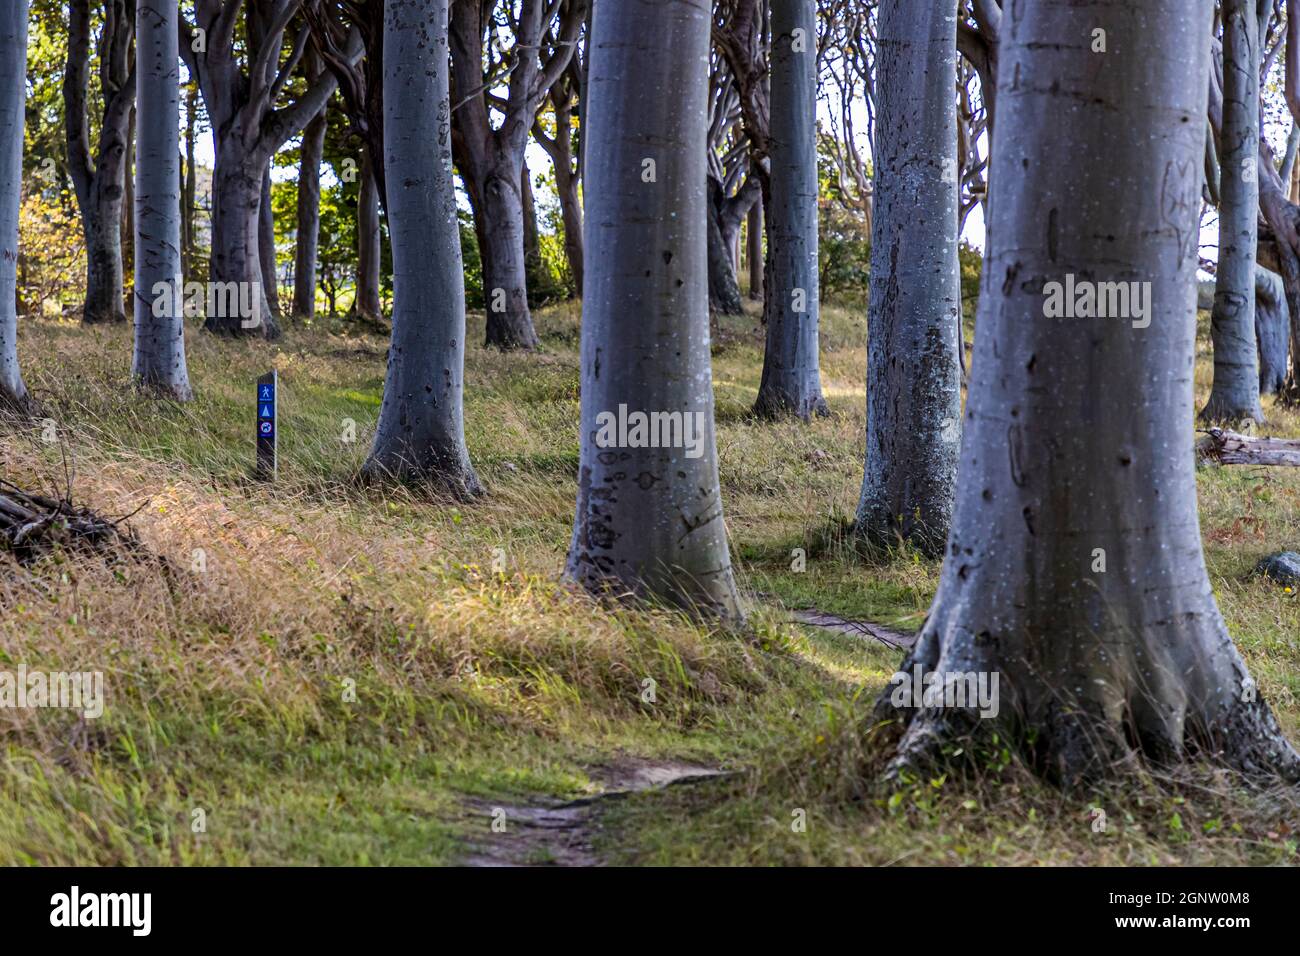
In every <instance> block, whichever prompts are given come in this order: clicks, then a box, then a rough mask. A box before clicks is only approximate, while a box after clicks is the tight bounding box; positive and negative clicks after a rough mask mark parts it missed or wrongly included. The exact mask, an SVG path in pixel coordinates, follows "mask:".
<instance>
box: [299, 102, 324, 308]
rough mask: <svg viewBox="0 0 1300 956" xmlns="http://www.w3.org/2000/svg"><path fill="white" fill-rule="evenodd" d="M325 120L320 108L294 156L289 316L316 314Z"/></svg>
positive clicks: (304, 133) (305, 131)
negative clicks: (294, 212) (295, 184)
mask: <svg viewBox="0 0 1300 956" xmlns="http://www.w3.org/2000/svg"><path fill="white" fill-rule="evenodd" d="M328 125H329V117H328V115H327V114H326V111H325V110H324V109H322V110H321V111H320V112H319V113H317V114H316V117H315V119H313V120H312V121H311V122H310V123H308V124H307V128H306V129H304V130H303V131H302V148H301V149H300V150H299V157H298V197H297V212H298V229H297V241H296V243H295V246H294V265H293V314H294V316H295V317H297V318H302V319H310V318H312V317H313V316H315V315H316V262H317V253H318V250H319V244H320V164H321V158H322V156H323V155H324V152H325V130H326V127H327V126H328Z"/></svg>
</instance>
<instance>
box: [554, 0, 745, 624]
mask: <svg viewBox="0 0 1300 956" xmlns="http://www.w3.org/2000/svg"><path fill="white" fill-rule="evenodd" d="M710 19H711V18H710V13H709V8H708V5H707V4H703V3H674V4H669V5H667V6H664V7H659V6H651V5H647V4H639V3H598V4H597V5H596V8H595V21H594V25H593V32H592V40H591V42H590V44H589V49H590V50H591V65H590V70H591V86H590V90H591V94H590V104H589V106H588V121H589V124H590V126H589V133H590V136H591V152H590V153H589V154H588V155H590V156H592V157H599V161H597V162H594V163H593V164H592V165H591V166H589V167H588V168H587V176H588V182H589V187H590V188H589V189H588V190H587V193H586V194H587V199H588V203H589V207H588V217H587V227H588V229H590V230H591V232H590V238H591V240H592V242H591V243H590V244H589V248H588V261H587V284H586V289H585V290H584V291H585V295H584V297H583V320H582V447H581V461H580V465H579V475H578V506H577V513H576V517H575V520H574V528H573V540H572V543H571V544H570V546H569V559H568V564H567V568H566V572H565V573H566V575H567V576H568V577H569V578H570V579H571V580H574V581H577V582H579V583H581V584H582V585H583V586H584V587H586V588H587V589H588V590H589V591H592V592H594V593H626V592H627V591H629V590H631V591H632V592H633V593H635V594H638V595H649V596H654V597H657V598H660V599H664V600H667V601H669V602H672V603H675V604H677V605H680V606H683V607H687V608H690V609H693V610H695V611H697V612H701V613H705V614H710V615H716V616H719V617H722V618H724V619H737V618H739V617H740V616H741V614H742V611H741V606H740V599H739V596H738V594H737V592H736V585H735V581H734V578H733V576H732V571H731V560H730V556H729V554H728V548H727V534H726V526H725V523H724V521H723V517H722V495H721V488H720V487H719V482H718V463H717V462H718V459H717V449H716V443H715V438H714V424H713V387H712V374H711V368H710V366H711V363H710V357H709V316H708V276H707V272H706V270H707V266H708V262H707V252H706V249H705V241H706V237H705V222H706V219H707V215H706V209H705V203H706V201H707V198H706V196H705V180H706V174H705V142H706V136H707V122H708V111H707V104H706V98H707V91H708V82H707V79H708V78H707V75H706V71H707V69H708V61H709V59H708V50H709V28H710ZM648 88H649V89H652V90H653V91H654V92H653V95H646V94H647V89H648ZM646 159H654V160H655V163H656V167H657V170H658V181H657V182H656V183H655V184H654V185H653V187H651V188H647V184H646V183H643V182H642V181H641V175H642V169H643V168H644V166H643V162H644V161H645V160H646ZM629 411H630V412H631V413H632V414H637V413H645V414H651V413H659V414H660V415H678V416H679V420H680V422H681V423H682V430H681V431H680V433H679V434H678V435H672V434H668V435H666V436H664V435H660V436H659V437H661V438H662V437H667V438H668V439H669V440H668V441H666V442H665V441H655V442H654V444H656V445H672V446H676V447H645V446H646V442H645V441H642V440H641V439H644V438H646V437H647V436H645V435H641V436H640V438H638V437H637V433H636V432H635V430H631V431H628V432H626V434H624V435H617V432H618V431H620V429H611V428H610V427H609V423H610V418H611V416H613V417H615V418H619V417H622V416H623V415H624V414H626V413H628V412H629ZM626 420H627V421H628V422H629V423H630V422H631V421H632V419H631V418H630V416H629V417H628V418H627V419H626ZM651 421H652V424H651V427H652V428H653V427H654V425H653V422H654V421H655V420H653V419H652V420H651ZM687 424H689V425H690V426H691V427H692V429H693V434H692V435H691V436H690V437H691V438H693V439H694V441H692V442H688V441H687V438H686V436H687V432H686V426H687ZM664 431H667V429H664ZM611 433H614V434H611ZM677 439H681V440H680V441H679V440H677ZM682 446H686V447H685V448H683V447H682Z"/></svg>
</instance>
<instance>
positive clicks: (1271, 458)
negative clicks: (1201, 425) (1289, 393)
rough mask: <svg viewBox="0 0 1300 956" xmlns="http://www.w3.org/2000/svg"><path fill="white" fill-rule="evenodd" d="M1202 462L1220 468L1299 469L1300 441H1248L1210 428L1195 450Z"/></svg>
mask: <svg viewBox="0 0 1300 956" xmlns="http://www.w3.org/2000/svg"><path fill="white" fill-rule="evenodd" d="M1196 452H1197V457H1198V458H1199V459H1200V460H1201V461H1210V462H1216V463H1218V464H1220V465H1277V466H1281V467H1289V468H1300V439H1295V438H1251V437H1250V436H1249V435H1242V434H1239V433H1237V432H1232V431H1227V430H1225V429H1222V428H1211V429H1210V430H1209V432H1208V433H1207V435H1206V437H1205V438H1203V439H1202V440H1201V441H1200V442H1198V443H1197V446H1196Z"/></svg>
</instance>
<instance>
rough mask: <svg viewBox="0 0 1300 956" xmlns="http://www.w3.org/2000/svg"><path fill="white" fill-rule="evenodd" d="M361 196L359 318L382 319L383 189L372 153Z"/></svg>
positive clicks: (364, 162) (366, 162)
mask: <svg viewBox="0 0 1300 956" xmlns="http://www.w3.org/2000/svg"><path fill="white" fill-rule="evenodd" d="M359 182H360V186H361V189H360V195H359V197H358V199H357V246H358V247H357V300H356V306H355V311H356V314H357V316H358V317H359V318H362V319H365V320H366V321H368V322H378V321H379V320H380V319H381V318H382V316H383V311H384V310H383V305H382V304H381V302H380V301H379V272H380V261H381V258H380V257H381V256H382V255H383V244H382V239H383V237H382V235H381V232H380V228H379V189H378V187H377V186H376V185H375V176H374V171H373V169H372V163H371V160H370V155H369V153H368V152H367V153H366V154H365V155H364V158H363V159H362V161H361V175H360V177H359ZM457 235H458V236H459V234H457Z"/></svg>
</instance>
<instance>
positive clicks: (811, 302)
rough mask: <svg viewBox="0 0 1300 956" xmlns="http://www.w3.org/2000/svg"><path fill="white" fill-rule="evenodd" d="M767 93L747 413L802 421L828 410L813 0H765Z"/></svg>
mask: <svg viewBox="0 0 1300 956" xmlns="http://www.w3.org/2000/svg"><path fill="white" fill-rule="evenodd" d="M955 42H956V41H955V40H954V43H955ZM953 55H954V57H955V55H956V54H955V47H954V54H953ZM953 83H956V79H955V73H954V80H953ZM949 92H950V93H951V90H950V91H949ZM770 95H771V111H772V112H771V127H770V134H769V140H768V154H769V156H770V157H771V174H770V176H769V177H768V188H767V197H766V198H767V201H766V203H765V205H766V206H767V208H766V210H765V212H766V214H767V256H768V265H767V279H768V282H767V288H768V292H769V294H768V295H767V297H766V298H765V299H764V308H763V311H764V314H765V317H766V320H767V342H766V347H765V348H764V350H763V377H762V381H761V382H760V384H759V387H758V398H757V399H756V400H755V402H754V412H755V414H757V415H760V416H762V417H766V418H776V417H780V416H785V415H794V416H795V417H797V418H800V419H802V420H804V421H809V420H811V419H812V417H813V416H814V415H829V414H830V409H829V408H828V407H827V405H826V399H825V398H823V397H822V383H821V357H820V346H819V343H818V338H819V336H818V326H819V322H820V317H821V283H820V274H819V271H818V263H817V192H818V176H817V6H816V3H815V0H775V2H774V3H773V4H772V85H771V94H770ZM949 98H950V99H951V97H949ZM737 299H739V291H737Z"/></svg>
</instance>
